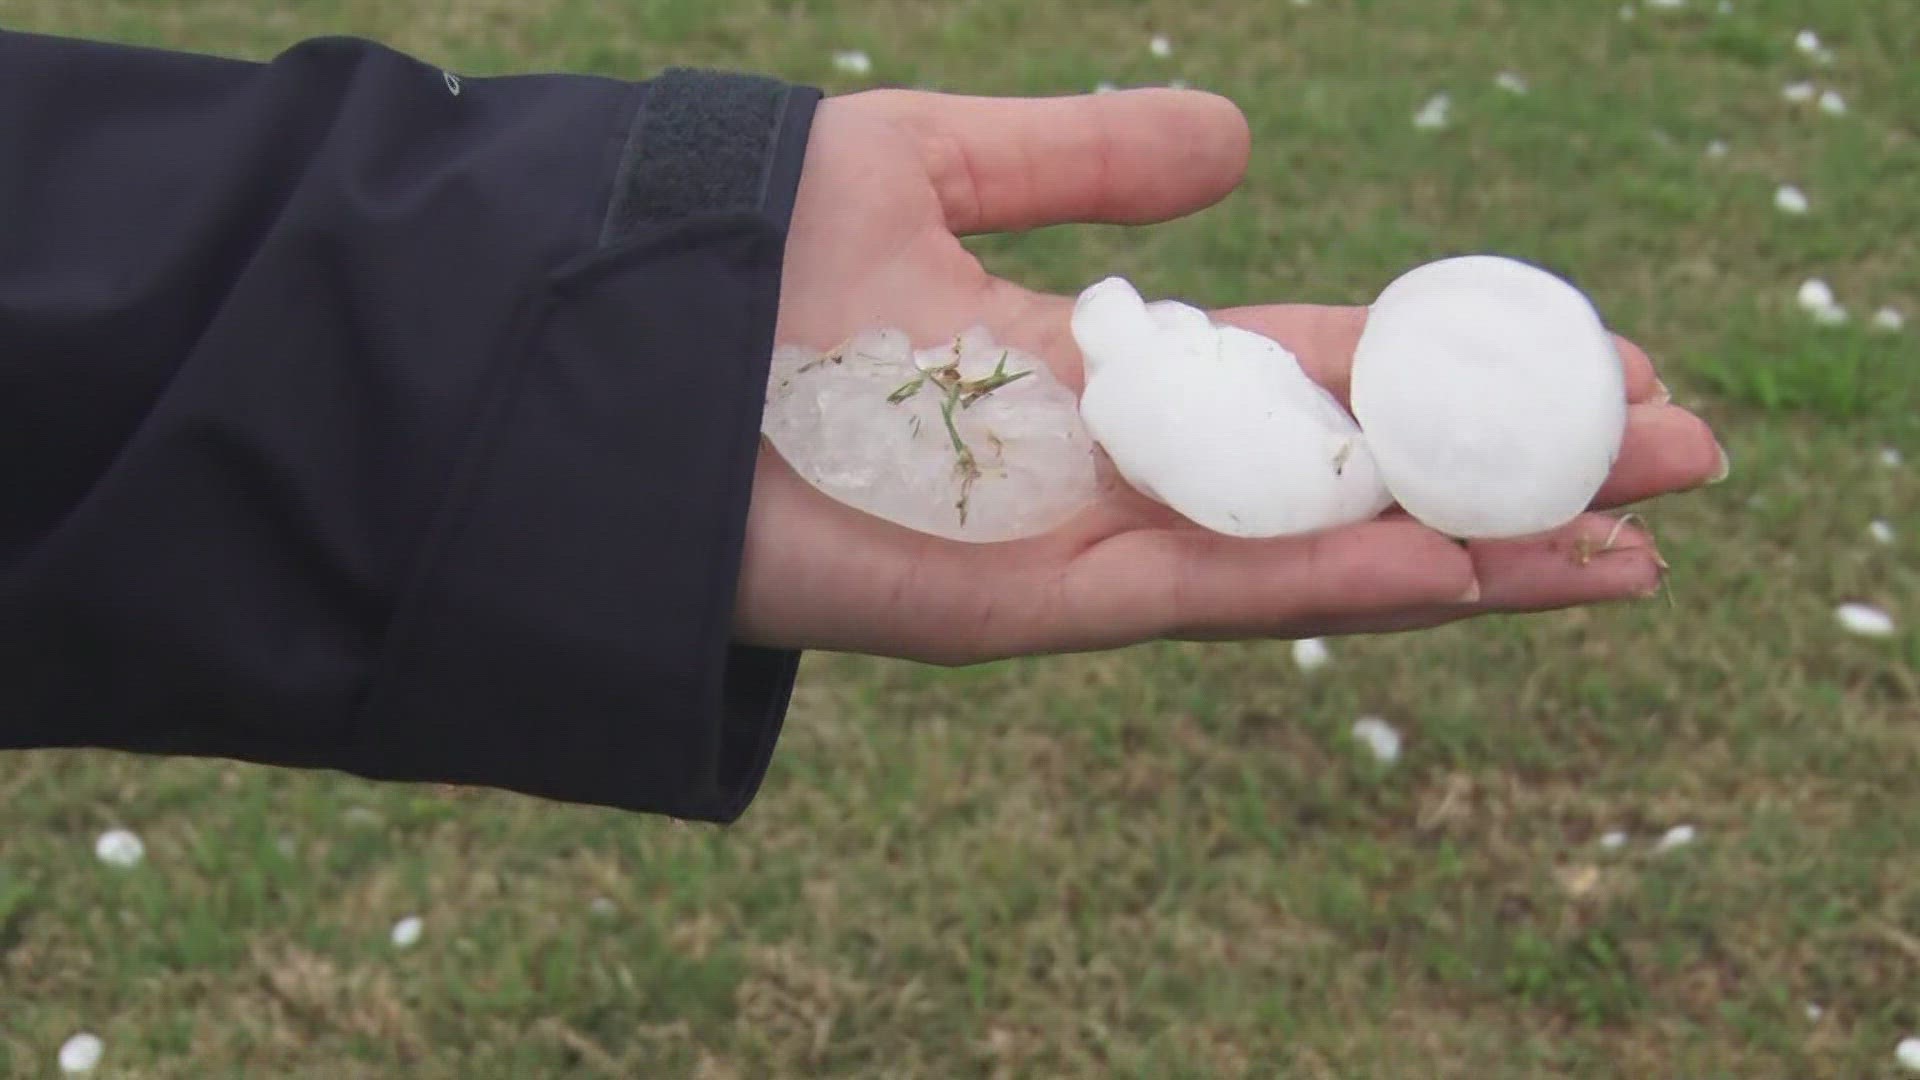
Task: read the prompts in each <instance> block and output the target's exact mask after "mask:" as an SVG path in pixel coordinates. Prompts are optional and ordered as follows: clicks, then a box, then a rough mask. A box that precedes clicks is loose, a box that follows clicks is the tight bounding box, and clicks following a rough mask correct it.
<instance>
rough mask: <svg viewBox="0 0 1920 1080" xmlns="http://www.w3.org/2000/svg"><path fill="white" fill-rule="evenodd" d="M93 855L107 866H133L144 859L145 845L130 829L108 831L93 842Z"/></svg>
mask: <svg viewBox="0 0 1920 1080" xmlns="http://www.w3.org/2000/svg"><path fill="white" fill-rule="evenodd" d="M93 854H94V855H95V856H96V857H97V858H98V859H99V860H100V861H101V862H103V863H106V864H107V865H108V866H121V867H126V866H133V865H136V864H137V863H139V862H140V860H141V859H143V858H145V857H146V854H147V845H146V844H144V843H141V841H140V837H139V836H137V835H135V834H134V833H133V831H132V830H130V829H108V830H107V831H106V832H103V833H101V834H100V838H99V839H98V840H95V841H94V842H93Z"/></svg>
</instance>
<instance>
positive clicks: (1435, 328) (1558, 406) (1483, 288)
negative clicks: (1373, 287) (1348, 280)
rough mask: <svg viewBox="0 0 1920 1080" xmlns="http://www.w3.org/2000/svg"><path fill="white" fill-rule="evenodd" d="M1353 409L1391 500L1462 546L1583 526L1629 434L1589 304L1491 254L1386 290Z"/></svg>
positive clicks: (1609, 353) (1604, 337)
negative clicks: (1464, 541)
mask: <svg viewBox="0 0 1920 1080" xmlns="http://www.w3.org/2000/svg"><path fill="white" fill-rule="evenodd" d="M1351 398H1352V402H1353V415H1354V418H1355V419H1357V420H1358V421H1359V423H1360V428H1361V430H1362V431H1363V432H1364V433H1365V435H1366V441H1367V446H1368V448H1369V449H1370V450H1371V451H1372V458H1373V462H1374V463H1375V464H1376V465H1377V467H1378V468H1379V471H1380V478H1381V480H1382V481H1383V482H1384V483H1385V484H1386V487H1387V490H1388V492H1390V493H1391V494H1392V496H1393V498H1394V499H1395V500H1396V501H1397V502H1399V504H1400V506H1401V507H1402V508H1403V509H1405V510H1406V511H1407V513H1409V514H1411V515H1413V516H1414V517H1415V518H1417V519H1419V520H1420V521H1421V522H1422V523H1424V524H1426V525H1428V526H1429V527H1431V528H1434V529H1437V530H1439V531H1441V532H1443V533H1446V534H1447V535H1449V536H1454V537H1461V538H1469V539H1497V538H1508V537H1517V536H1528V535H1532V534H1536V533H1542V532H1546V531H1548V530H1550V529H1556V528H1559V527H1560V526H1562V525H1565V524H1566V523H1568V522H1569V521H1572V520H1573V519H1574V518H1576V517H1578V516H1579V514H1580V513H1581V511H1583V510H1585V509H1586V508H1587V506H1588V505H1589V504H1590V503H1591V502H1592V501H1593V497H1594V495H1595V494H1596V493H1597V492H1598V491H1599V490H1600V485H1601V484H1602V483H1603V482H1604V481H1605V480H1606V478H1607V474H1608V473H1609V472H1611V471H1612V468H1613V462H1614V460H1615V459H1616V458H1617V457H1619V454H1620V444H1621V440H1622V437H1623V436H1624V435H1625V433H1626V424H1627V393H1626V382H1625V378H1624V375H1623V368H1622V365H1621V362H1620V355H1619V353H1618V352H1617V351H1616V350H1615V348H1614V341H1613V335H1612V334H1611V333H1609V332H1608V330H1607V327H1606V324H1605V323H1604V322H1603V321H1602V320H1601V318H1600V313H1599V312H1598V311H1596V310H1595V309H1594V306H1593V303H1592V302H1591V301H1590V300H1588V299H1587V297H1586V295H1585V294H1583V293H1582V292H1581V291H1580V290H1579V289H1577V288H1575V287H1574V286H1573V285H1572V284H1571V283H1569V282H1567V281H1565V280H1563V279H1562V278H1559V277H1557V276H1555V275H1553V274H1551V273H1549V272H1547V271H1546V270H1542V269H1540V268H1539V267H1536V266H1532V265H1529V264H1527V263H1523V262H1520V261H1517V260H1514V259H1508V258H1502V257H1498V256H1488V255H1469V256H1463V257H1457V258H1450V259H1441V260H1440V261H1438V262H1432V263H1428V264H1426V265H1425V266H1421V267H1417V268H1415V269H1413V270H1410V271H1408V272H1407V273H1405V274H1402V275H1400V276H1399V277H1398V278H1395V279H1394V280H1393V281H1392V282H1391V283H1390V284H1388V285H1387V287H1386V288H1385V289H1383V290H1381V292H1380V295H1379V296H1378V297H1376V298H1375V299H1374V301H1373V304H1372V305H1371V306H1370V307H1369V309H1368V312H1367V321H1366V327H1365V329H1364V330H1363V331H1362V333H1361V335H1360V342H1359V345H1358V346H1357V347H1356V348H1355V350H1354V355H1353V374H1352V389H1351Z"/></svg>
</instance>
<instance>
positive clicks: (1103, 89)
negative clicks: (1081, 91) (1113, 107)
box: [1093, 79, 1119, 94]
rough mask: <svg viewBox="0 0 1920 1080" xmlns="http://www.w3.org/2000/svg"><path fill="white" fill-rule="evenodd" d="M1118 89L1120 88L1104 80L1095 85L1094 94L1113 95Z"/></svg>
mask: <svg viewBox="0 0 1920 1080" xmlns="http://www.w3.org/2000/svg"><path fill="white" fill-rule="evenodd" d="M1118 89H1119V87H1117V86H1115V85H1113V84H1112V83H1110V82H1108V81H1107V80H1105V79H1102V80H1100V81H1099V82H1097V83H1094V84H1093V92H1094V93H1096V94H1111V93H1113V92H1114V91H1115V90H1118Z"/></svg>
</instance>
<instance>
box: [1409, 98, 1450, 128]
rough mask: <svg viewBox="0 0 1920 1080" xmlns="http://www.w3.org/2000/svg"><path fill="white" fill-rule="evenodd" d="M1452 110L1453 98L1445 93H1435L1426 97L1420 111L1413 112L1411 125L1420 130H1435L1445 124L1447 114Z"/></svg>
mask: <svg viewBox="0 0 1920 1080" xmlns="http://www.w3.org/2000/svg"><path fill="white" fill-rule="evenodd" d="M1452 111H1453V98H1452V97H1451V96H1449V95H1447V94H1435V95H1433V96H1432V97H1430V98H1428V99H1427V103H1426V104H1425V105H1422V106H1420V111H1419V112H1417V113H1415V114H1413V126H1414V127H1417V128H1419V129H1420V130H1421V131H1437V130H1439V129H1440V128H1443V127H1446V126H1447V114H1448V113H1450V112H1452Z"/></svg>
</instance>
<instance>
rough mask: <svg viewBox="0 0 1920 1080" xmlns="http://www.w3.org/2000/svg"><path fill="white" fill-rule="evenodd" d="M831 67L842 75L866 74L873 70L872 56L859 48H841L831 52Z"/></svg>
mask: <svg viewBox="0 0 1920 1080" xmlns="http://www.w3.org/2000/svg"><path fill="white" fill-rule="evenodd" d="M833 67H834V70H835V71H838V72H840V73H841V74H843V75H867V74H871V73H872V72H873V58H872V57H870V56H868V55H867V54H866V53H865V52H863V51H861V50H859V49H842V50H841V51H839V52H837V53H834V54H833Z"/></svg>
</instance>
